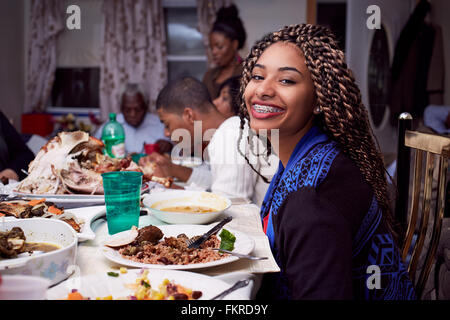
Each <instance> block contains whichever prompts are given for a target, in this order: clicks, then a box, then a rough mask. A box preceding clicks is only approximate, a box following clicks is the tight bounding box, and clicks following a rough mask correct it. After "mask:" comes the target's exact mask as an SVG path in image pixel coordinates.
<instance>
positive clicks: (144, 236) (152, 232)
mask: <svg viewBox="0 0 450 320" xmlns="http://www.w3.org/2000/svg"><path fill="white" fill-rule="evenodd" d="M163 236H164V234H163V232H162V231H161V229H159V228H158V227H155V226H147V227H144V228H141V229H139V233H138V236H137V237H136V240H135V241H136V242H137V243H141V242H142V241H148V242H150V243H151V244H157V243H158V242H159V240H161V239H162V237H163Z"/></svg>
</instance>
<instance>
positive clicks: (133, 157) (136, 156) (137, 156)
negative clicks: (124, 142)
mask: <svg viewBox="0 0 450 320" xmlns="http://www.w3.org/2000/svg"><path fill="white" fill-rule="evenodd" d="M146 155H147V154H146V153H134V154H132V155H131V160H133V161H134V162H135V163H137V164H138V163H139V159H141V158H142V157H145V156H146Z"/></svg>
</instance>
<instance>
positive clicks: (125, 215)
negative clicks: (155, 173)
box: [102, 171, 142, 234]
mask: <svg viewBox="0 0 450 320" xmlns="http://www.w3.org/2000/svg"><path fill="white" fill-rule="evenodd" d="M102 178H103V189H104V190H105V204H106V221H107V224H108V233H109V234H115V233H118V232H121V231H125V230H130V229H131V227H132V226H136V227H138V226H139V212H140V200H141V186H142V172H135V171H115V172H107V173H102Z"/></svg>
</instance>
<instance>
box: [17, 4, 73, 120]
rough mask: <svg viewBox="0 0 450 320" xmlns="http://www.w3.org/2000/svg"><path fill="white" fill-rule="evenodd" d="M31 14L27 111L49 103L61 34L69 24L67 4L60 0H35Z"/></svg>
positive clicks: (40, 107) (36, 109)
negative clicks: (66, 24)
mask: <svg viewBox="0 0 450 320" xmlns="http://www.w3.org/2000/svg"><path fill="white" fill-rule="evenodd" d="M29 18H30V24H29V39H28V62H27V63H28V68H27V79H26V89H25V106H24V112H30V111H43V110H44V109H45V107H46V103H47V99H48V97H49V95H50V92H51V89H52V85H53V80H54V75H55V69H56V42H57V37H58V35H59V34H60V33H61V32H62V31H63V30H64V28H65V18H66V12H65V7H64V6H63V2H62V1H59V0H32V1H31V4H30V17H29Z"/></svg>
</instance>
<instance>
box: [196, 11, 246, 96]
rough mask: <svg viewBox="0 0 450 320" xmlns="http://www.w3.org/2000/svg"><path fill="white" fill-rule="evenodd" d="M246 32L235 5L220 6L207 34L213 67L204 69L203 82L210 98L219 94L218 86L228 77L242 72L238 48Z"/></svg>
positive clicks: (244, 38)
mask: <svg viewBox="0 0 450 320" xmlns="http://www.w3.org/2000/svg"><path fill="white" fill-rule="evenodd" d="M246 38H247V34H246V32H245V29H244V25H243V24H242V21H241V19H240V18H239V13H238V9H237V8H236V6H235V5H231V6H229V7H223V8H220V9H219V11H218V12H217V17H216V21H215V22H214V24H213V26H212V28H211V32H210V34H209V45H210V48H211V53H212V59H213V62H214V64H215V67H214V68H211V69H209V70H207V71H206V73H205V75H204V76H203V83H204V84H205V85H206V87H207V88H208V92H209V95H210V96H211V99H213V100H214V99H215V98H217V96H218V95H219V87H220V85H221V84H222V82H224V81H225V80H227V79H228V78H230V77H232V76H240V75H241V74H242V65H241V62H242V58H241V57H240V56H239V54H238V50H240V49H242V47H243V46H244V44H245V40H246Z"/></svg>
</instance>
